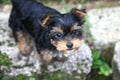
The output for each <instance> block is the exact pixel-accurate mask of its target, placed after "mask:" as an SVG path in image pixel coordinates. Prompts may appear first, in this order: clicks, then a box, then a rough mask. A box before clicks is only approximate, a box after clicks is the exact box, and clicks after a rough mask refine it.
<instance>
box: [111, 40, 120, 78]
mask: <svg viewBox="0 0 120 80" xmlns="http://www.w3.org/2000/svg"><path fill="white" fill-rule="evenodd" d="M112 66H113V80H120V42H118V43H116V45H115V52H114V57H113V61H112Z"/></svg>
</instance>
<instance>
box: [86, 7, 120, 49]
mask: <svg viewBox="0 0 120 80" xmlns="http://www.w3.org/2000/svg"><path fill="white" fill-rule="evenodd" d="M88 15H89V16H90V23H91V24H92V27H91V28H90V32H91V34H92V35H93V37H94V38H95V47H96V48H97V49H104V48H107V47H109V46H110V45H111V43H116V42H117V41H119V40H120V20H119V19H120V7H115V8H103V9H93V10H90V11H89V12H88Z"/></svg>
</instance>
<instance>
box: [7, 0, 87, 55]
mask: <svg viewBox="0 0 120 80" xmlns="http://www.w3.org/2000/svg"><path fill="white" fill-rule="evenodd" d="M12 5H13V8H12V11H11V15H10V19H9V26H10V28H11V29H12V31H13V35H14V37H15V40H16V42H17V44H18V48H19V50H20V52H21V54H23V55H25V56H27V55H29V54H30V53H31V51H32V48H33V47H32V45H31V44H30V38H29V37H28V35H29V36H31V37H32V38H33V39H34V42H35V45H36V49H37V52H38V53H39V54H41V53H43V52H44V51H51V52H54V51H56V52H63V53H67V52H68V51H71V50H73V51H75V50H78V48H79V47H80V46H81V43H82V29H81V25H82V24H83V23H84V21H85V19H84V17H85V16H86V11H85V9H80V10H79V9H75V8H74V9H72V10H70V11H69V12H68V13H65V14H61V13H60V12H58V11H57V10H55V9H52V8H49V7H47V6H44V5H43V4H42V3H38V2H36V1H34V0H12ZM43 54H44V53H43Z"/></svg>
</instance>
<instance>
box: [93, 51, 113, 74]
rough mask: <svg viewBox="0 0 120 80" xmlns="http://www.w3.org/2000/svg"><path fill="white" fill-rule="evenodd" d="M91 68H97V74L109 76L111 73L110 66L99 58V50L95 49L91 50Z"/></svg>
mask: <svg viewBox="0 0 120 80" xmlns="http://www.w3.org/2000/svg"><path fill="white" fill-rule="evenodd" d="M92 67H93V69H98V70H99V71H98V74H99V75H104V76H109V75H110V74H111V73H112V69H111V68H110V66H109V65H108V64H107V63H106V62H105V61H103V60H102V59H100V52H99V51H97V50H94V51H93V66H92Z"/></svg>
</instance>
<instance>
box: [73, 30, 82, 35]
mask: <svg viewBox="0 0 120 80" xmlns="http://www.w3.org/2000/svg"><path fill="white" fill-rule="evenodd" d="M72 34H73V35H82V32H81V31H80V30H73V31H72Z"/></svg>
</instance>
